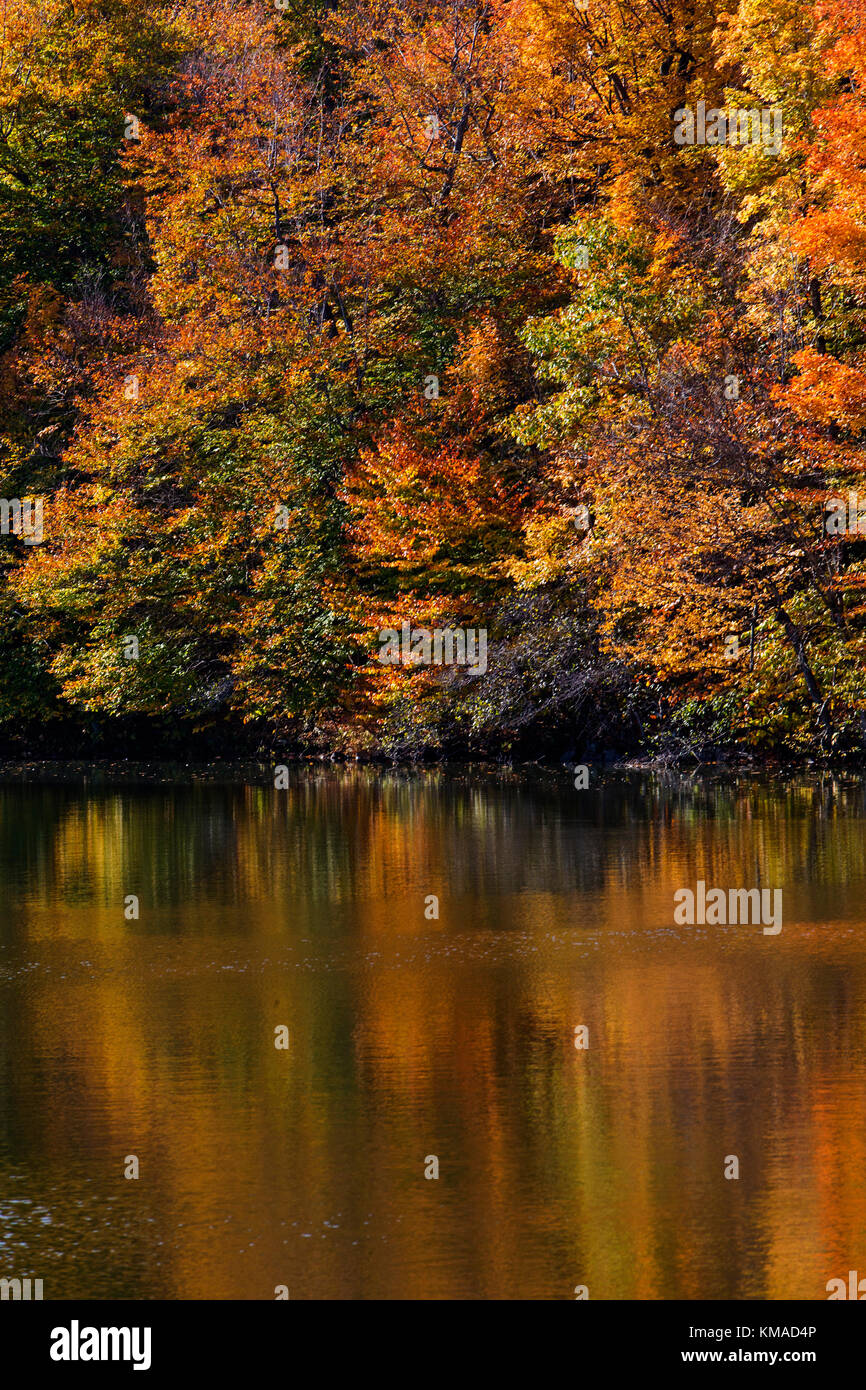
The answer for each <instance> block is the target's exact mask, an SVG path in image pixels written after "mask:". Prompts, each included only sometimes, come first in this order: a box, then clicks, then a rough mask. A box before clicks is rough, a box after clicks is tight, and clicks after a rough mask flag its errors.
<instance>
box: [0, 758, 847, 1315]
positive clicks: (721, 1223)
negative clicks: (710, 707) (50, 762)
mask: <svg viewBox="0 0 866 1390" xmlns="http://www.w3.org/2000/svg"><path fill="white" fill-rule="evenodd" d="M252 777H257V780H252ZM252 777H251V776H250V774H249V773H248V780H246V781H244V782H238V781H232V780H231V779H230V778H228V777H226V778H224V779H222V780H216V781H213V782H211V783H210V784H206V785H194V786H190V785H183V784H182V783H180V782H173V783H168V784H164V785H160V784H152V783H151V784H147V783H145V782H143V783H142V784H141V785H137V786H118V785H114V784H112V783H111V781H110V780H107V781H106V782H105V783H104V784H99V783H98V782H97V783H95V784H94V782H93V779H91V782H90V784H89V785H88V786H87V787H86V788H85V787H82V786H80V785H76V784H74V783H71V784H56V785H47V784H45V783H37V784H27V783H18V784H12V783H7V784H5V785H4V786H2V787H0V875H2V884H3V897H2V913H0V1007H2V1014H0V1028H2V1050H0V1264H2V1265H3V1266H4V1268H3V1269H0V1274H7V1275H10V1276H11V1275H13V1274H18V1275H22V1276H23V1275H26V1274H28V1273H29V1274H31V1275H33V1276H34V1277H41V1278H43V1280H44V1282H45V1293H46V1296H47V1297H60V1298H63V1297H170V1298H223V1297H241V1298H272V1297H273V1292H274V1287H275V1285H277V1284H287V1285H288V1287H289V1289H290V1292H291V1297H292V1298H306V1297H318V1298H353V1297H409V1298H442V1297H478V1298H514V1297H524V1298H525V1297H532V1298H568V1297H573V1288H574V1286H575V1285H576V1284H586V1285H588V1287H589V1290H590V1296H591V1297H592V1298H675V1297H685V1298H695V1299H700V1298H788V1297H793V1298H807V1299H808V1298H826V1291H825V1285H826V1282H827V1280H828V1279H830V1278H833V1277H836V1276H841V1277H845V1276H846V1274H847V1271H848V1270H849V1269H856V1268H861V1269H863V1270H866V1202H864V1197H863V1195H862V1192H863V1183H862V1173H863V1169H864V1161H866V1127H864V1106H863V1100H862V1097H863V1094H864V1079H866V1076H864V1074H866V1061H864V1059H866V1047H864V1043H866V1036H864V1035H866V1008H864V1004H866V951H864V940H863V926H864V920H866V911H864V903H866V851H864V824H866V815H864V784H863V783H862V781H857V780H855V779H853V778H852V779H841V778H832V777H815V778H813V779H801V780H797V781H791V782H787V783H785V784H783V785H780V786H777V787H775V788H773V787H770V786H768V785H764V784H761V783H760V782H755V781H753V780H750V779H745V778H743V779H739V780H737V779H733V780H729V781H714V780H709V779H706V780H697V779H682V778H674V777H660V776H654V775H649V774H647V775H633V776H618V777H610V778H608V779H607V780H606V781H605V783H604V785H603V786H602V787H600V788H597V789H595V790H592V791H581V792H578V791H575V790H574V789H573V787H572V783H571V778H570V777H569V776H568V774H567V773H563V774H561V775H560V776H554V775H552V774H550V775H549V774H545V775H542V774H538V775H535V776H531V777H530V776H523V777H520V776H516V775H510V774H493V773H491V772H489V771H484V770H471V769H470V770H467V771H465V772H461V773H453V772H451V773H447V772H442V771H430V772H421V773H417V774H411V775H408V774H401V773H396V772H395V773H383V772H381V771H377V770H370V769H361V770H358V771H348V770H347V771H340V770H333V771H332V770H330V769H329V770H326V771H321V772H318V771H313V772H309V771H307V772H298V773H297V774H296V775H294V776H293V780H292V785H291V787H290V789H289V790H287V791H275V790H274V789H273V787H272V786H271V784H270V781H269V778H268V775H267V772H266V770H259V772H258V773H257V774H252ZM699 878H703V879H704V880H705V881H706V882H707V883H714V884H719V885H722V886H724V887H733V886H743V887H750V886H753V885H757V884H763V885H767V886H771V885H772V886H775V885H781V886H783V887H784V902H785V914H784V926H783V930H782V932H781V934H780V935H779V936H777V937H767V936H764V935H763V934H762V933H761V931H760V928H752V927H741V926H734V927H677V926H675V925H674V922H673V893H674V891H675V890H676V889H677V888H680V887H684V886H693V885H694V884H695V882H696V880H697V879H699ZM130 894H135V895H136V896H137V897H138V898H139V901H140V916H139V918H138V919H137V920H126V918H125V917H124V909H123V904H124V899H125V898H126V897H127V896H128V895H130ZM430 895H436V896H437V897H438V899H439V917H438V920H437V919H430V918H428V917H426V916H425V901H426V900H427V899H429V897H430ZM429 910H430V909H429V908H428V911H429ZM279 1024H286V1025H287V1026H288V1027H289V1030H290V1035H291V1046H290V1049H289V1051H288V1052H284V1051H278V1050H276V1049H275V1048H274V1045H273V1043H274V1029H275V1027H276V1026H278V1025H279ZM577 1025H585V1026H586V1027H587V1028H588V1030H589V1040H590V1046H589V1049H588V1050H587V1051H577V1050H576V1049H575V1047H574V1045H573V1037H574V1029H575V1026H577ZM130 1154H135V1155H137V1156H138V1158H139V1161H140V1169H141V1176H140V1178H139V1179H138V1181H127V1180H125V1179H124V1177H123V1171H124V1162H125V1159H126V1156H127V1155H130ZM433 1154H435V1155H437V1157H438V1159H439V1165H440V1177H439V1180H438V1181H427V1180H425V1178H424V1167H425V1158H426V1157H427V1156H428V1155H433ZM728 1155H737V1156H738V1158H739V1164H740V1178H739V1180H738V1181H728V1180H726V1179H725V1177H724V1168H725V1159H726V1156H728Z"/></svg>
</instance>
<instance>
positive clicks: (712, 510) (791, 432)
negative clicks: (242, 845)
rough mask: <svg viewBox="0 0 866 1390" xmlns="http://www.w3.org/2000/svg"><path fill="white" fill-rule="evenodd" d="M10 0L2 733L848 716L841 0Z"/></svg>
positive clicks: (472, 727) (858, 91)
mask: <svg viewBox="0 0 866 1390" xmlns="http://www.w3.org/2000/svg"><path fill="white" fill-rule="evenodd" d="M0 5H2V11H0V24H2V35H0V492H2V499H3V500H2V532H3V534H2V536H0V607H2V623H0V634H2V636H0V641H2V660H0V754H2V755H3V756H6V757H10V756H17V755H28V756H29V755H33V754H37V753H38V754H46V755H52V756H56V755H58V754H65V755H67V756H70V755H72V756H78V755H87V756H94V755H99V754H106V755H109V756H118V755H123V754H126V755H128V756H141V755H142V754H145V753H148V752H157V751H158V752H160V753H165V754H170V755H177V754H193V755H197V754H201V755H205V756H206V755H210V754H219V755H223V754H226V753H230V752H233V751H240V750H243V751H245V752H256V751H261V750H264V749H268V750H272V749H280V750H282V751H283V752H284V753H285V754H287V755H290V754H291V753H292V752H298V753H303V752H323V751H324V752H326V753H331V754H334V753H336V754H347V755H353V754H357V755H360V756H378V755H386V756H389V757H393V758H415V757H420V756H431V755H436V756H460V755H472V756H479V755H480V756H489V757H509V758H510V757H538V756H553V757H557V758H559V757H565V758H568V757H572V756H574V757H577V756H585V757H587V758H590V759H591V758H592V757H597V756H602V755H608V756H609V755H626V754H640V755H644V756H661V757H674V758H677V757H681V758H698V759H701V760H707V759H712V758H714V757H719V756H730V755H735V754H748V755H752V756H755V757H766V756H779V755H785V756H788V757H801V758H807V757H822V758H825V757H852V758H862V757H863V756H864V752H866V592H864V589H866V480H864V479H863V477H862V475H863V472H864V460H866V452H864V444H866V45H864V43H863V41H862V39H861V26H862V25H863V22H864V18H866V0H845V3H843V0H816V3H811V0H761V3H758V0H740V3H739V5H737V4H736V3H733V0H732V3H731V4H730V6H729V8H728V9H725V8H724V3H723V0H722V3H721V4H719V5H712V4H709V3H707V2H706V0H399V3H397V0H271V3H267V0H249V2H248V3H245V2H244V0H196V3H188V4H180V3H177V4H174V3H171V0H137V3H135V4H131V3H122V0H0ZM458 629H459V630H460V631H461V633H469V632H472V633H474V634H476V636H477V635H478V634H480V633H482V632H483V633H484V634H485V642H486V652H485V660H484V662H483V669H482V664H479V663H477V662H476V665H475V667H474V668H473V667H472V666H471V665H470V664H469V663H468V662H464V663H463V664H461V663H460V662H459V660H455V661H452V662H451V663H450V664H449V663H448V662H447V661H438V662H437V660H435V659H433V660H431V659H430V644H429V642H428V643H427V646H426V647H425V645H424V641H423V640H422V641H420V643H415V641H414V634H415V633H416V632H422V633H423V632H427V633H429V632H431V631H436V630H450V631H451V632H452V633H453V632H454V631H456V630H458ZM407 630H408V634H409V650H408V651H407V643H406V641H405V640H404V641H403V642H402V645H401V646H400V647H399V655H397V656H396V657H395V658H394V659H388V660H386V659H383V655H382V649H383V642H385V641H386V640H387V641H389V642H390V640H391V639H390V638H386V634H400V635H401V636H402V637H405V635H406V633H407ZM456 650H457V648H456V644H455V651H456ZM476 651H477V647H476Z"/></svg>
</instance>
